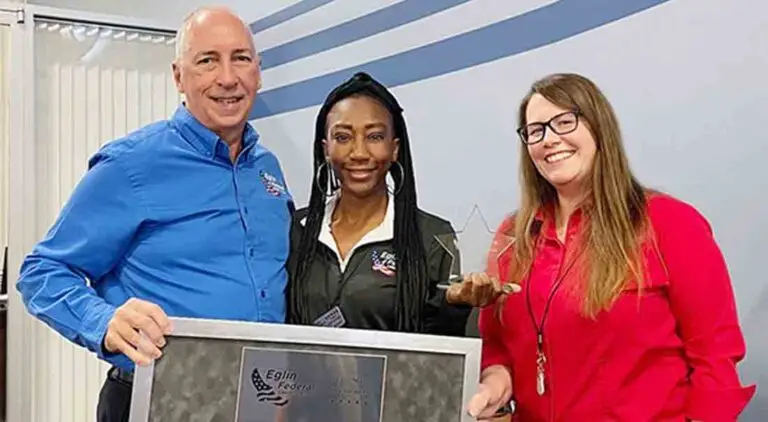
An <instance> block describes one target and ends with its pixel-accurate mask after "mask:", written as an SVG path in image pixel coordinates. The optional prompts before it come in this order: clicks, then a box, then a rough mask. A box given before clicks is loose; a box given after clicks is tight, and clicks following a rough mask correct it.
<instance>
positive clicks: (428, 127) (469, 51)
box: [31, 0, 768, 422]
mask: <svg viewBox="0 0 768 422" xmlns="http://www.w3.org/2000/svg"><path fill="white" fill-rule="evenodd" d="M31 3H45V4H47V5H54V6H62V5H64V3H65V2H63V1H57V0H38V1H31ZM66 3H67V4H68V5H69V6H70V7H74V8H79V9H82V10H89V11H96V12H103V13H112V14H123V15H126V16H132V17H141V18H146V19H153V20H155V21H157V22H158V25H161V26H171V27H173V26H175V25H177V24H178V22H180V21H181V18H182V16H183V14H184V13H186V12H187V11H189V10H191V9H192V8H193V7H195V6H198V5H200V4H203V3H204V2H198V1H193V2H186V1H180V0H179V1H166V2H163V3H161V4H158V3H157V2H150V1H147V0H142V1H139V2H131V3H130V5H129V4H128V3H126V2H101V1H87V0H77V1H75V2H73V3H70V2H66ZM228 3H229V4H230V5H232V6H233V7H234V8H235V9H236V10H238V11H239V12H241V13H242V14H243V16H244V17H245V18H246V19H247V20H248V21H254V20H257V19H266V20H262V21H261V23H260V26H261V27H262V28H263V27H265V26H267V28H266V29H262V30H260V31H259V32H258V34H257V35H256V37H257V41H258V43H259V45H260V46H261V47H262V48H263V49H264V58H265V72H264V76H265V85H264V89H263V90H262V94H261V104H260V105H259V107H258V108H257V114H255V115H254V117H256V119H255V120H254V124H255V126H256V127H257V129H258V130H259V131H260V132H261V134H262V136H263V139H264V142H265V143H266V144H267V145H268V146H269V147H271V148H272V149H273V150H275V151H276V152H277V153H278V155H279V156H280V157H281V160H282V162H283V165H284V167H285V171H286V175H287V178H288V182H289V185H290V187H291V189H292V190H293V193H294V195H295V197H296V198H297V199H298V200H299V202H300V203H303V202H304V201H305V200H306V197H307V193H308V189H309V184H310V183H311V180H312V175H311V174H310V172H311V170H310V163H311V159H310V151H311V142H312V138H313V133H312V128H313V121H314V115H315V113H316V112H317V108H318V107H317V106H318V104H319V102H320V101H322V99H323V97H324V95H325V94H326V93H327V91H328V90H329V89H330V88H331V87H332V86H333V85H335V84H336V83H338V82H340V81H341V80H342V79H344V78H345V77H347V76H349V75H351V73H352V72H353V71H354V70H355V69H358V68H359V69H365V70H369V71H371V73H372V74H373V75H374V76H376V77H379V78H380V79H382V81H384V82H385V83H387V84H389V85H391V86H393V87H394V92H395V94H396V95H397V96H398V98H399V99H400V101H401V102H402V104H403V106H404V107H405V113H406V118H407V121H408V123H409V128H410V132H411V139H412V143H413V145H412V147H413V154H414V157H415V161H416V171H417V178H418V180H417V181H418V187H419V195H420V205H421V206H422V207H423V208H425V209H427V210H429V211H431V212H435V213H438V214H441V215H443V216H445V217H446V218H449V219H450V220H452V221H453V223H454V226H455V227H457V228H462V227H464V225H465V222H466V220H467V219H468V217H469V216H470V215H471V214H472V210H473V209H476V208H477V209H479V210H480V211H481V212H482V215H484V216H485V218H486V219H487V223H488V225H490V226H491V227H494V226H495V225H496V224H497V223H498V222H499V220H500V219H501V218H502V216H503V215H504V214H506V213H508V212H509V211H511V210H513V209H514V207H515V206H516V203H517V194H518V188H517V174H516V168H515V163H516V162H517V142H518V141H517V138H516V135H515V133H514V129H515V112H516V108H517V103H518V101H519V99H520V98H521V97H522V96H523V94H524V92H525V90H526V89H527V87H528V85H529V84H530V83H531V82H532V81H533V80H534V79H536V78H539V77H541V76H543V75H545V74H547V73H551V72H562V71H576V72H580V73H583V74H585V75H586V76H588V77H590V78H592V79H594V80H595V81H596V82H597V83H598V84H599V85H600V86H601V87H602V88H603V89H604V90H605V92H606V93H607V95H608V97H609V98H610V99H611V101H612V102H613V104H614V106H615V107H616V110H617V112H618V114H619V116H620V118H621V122H622V126H623V129H624V132H625V135H626V142H627V148H628V153H629V155H630V159H631V163H632V165H633V167H634V169H635V171H636V172H637V173H638V175H639V176H640V178H641V179H642V181H644V182H645V183H646V184H647V185H649V186H652V187H655V188H660V189H663V190H666V191H668V192H670V193H672V194H674V195H677V196H678V197H680V198H682V199H684V200H687V201H689V202H691V203H693V204H694V205H695V206H696V207H698V208H699V209H700V210H701V211H702V212H703V213H704V214H705V215H706V216H707V217H708V218H709V220H710V222H711V223H712V225H713V227H714V229H715V233H716V236H717V239H718V241H719V242H720V245H721V247H722V249H723V251H724V253H725V255H726V258H727V260H728V263H729V265H730V268H731V274H732V276H733V282H734V285H735V288H736V294H737V300H738V304H739V312H740V315H741V318H742V321H743V323H744V328H745V332H746V334H747V337H748V356H747V359H746V362H745V363H744V364H743V365H742V366H741V372H742V374H743V379H744V381H745V382H746V383H755V382H758V383H766V382H768V362H766V360H765V356H767V355H768V340H766V339H768V337H767V336H765V328H764V327H765V326H766V324H767V323H768V280H766V277H765V276H764V273H763V271H762V268H763V267H762V265H761V260H764V259H765V258H764V257H765V256H767V255H768V246H766V244H765V242H764V241H763V238H764V237H765V235H766V234H768V222H767V221H766V220H765V219H764V218H762V217H763V215H764V214H765V211H764V210H765V208H766V205H768V204H766V200H765V198H766V194H767V193H768V188H766V184H764V183H762V177H761V176H762V171H761V170H762V168H763V167H764V165H763V163H762V160H763V157H764V156H765V155H766V154H767V153H768V144H767V143H766V142H765V134H764V131H763V130H762V127H761V126H762V125H761V124H760V123H761V122H762V120H764V116H763V113H764V110H765V104H766V103H768V85H766V84H765V82H764V80H765V76H764V75H766V74H768V55H766V54H765V52H766V51H768V49H767V48H766V47H768V45H766V44H768V17H767V16H768V13H766V12H768V8H767V6H766V5H765V3H764V2H763V1H759V0H741V1H739V2H723V1H720V0H670V1H661V0H659V1H654V0H625V1H621V2H617V1H615V0H560V1H555V0H552V1H546V0H520V1H516V2H501V1H498V0H474V1H471V2H464V1H457V0H444V1H442V2H416V1H413V2H404V1H384V0H337V1H333V2H328V3H327V4H325V5H323V6H321V7H319V8H317V9H315V10H312V11H310V12H308V13H305V14H296V16H294V17H292V18H291V19H288V20H285V21H282V22H281V20H280V19H275V18H274V15H272V17H270V14H271V13H273V12H276V11H278V10H280V9H281V8H283V7H285V6H292V7H294V9H293V10H298V9H296V8H301V7H306V6H307V5H308V4H309V3H313V2H308V1H290V2H286V1H279V0H262V1H259V2H252V1H246V0H231V1H229V2H228ZM314 3H318V2H316V1H315V2H314ZM652 3H660V4H659V5H657V6H656V7H654V8H651V9H648V10H644V11H640V12H639V13H636V14H629V16H626V17H624V18H622V19H618V20H612V21H611V19H610V15H616V16H620V15H622V14H625V13H623V12H626V13H629V12H632V10H625V9H627V8H630V9H631V8H637V9H643V8H644V6H646V5H649V4H652ZM450 4H453V5H455V7H453V8H446V7H445V6H446V5H450ZM441 8H444V10H436V9H441ZM428 9H435V10H432V12H435V13H432V14H430V10H428ZM527 12H530V13H527ZM369 13H370V14H369ZM512 17H517V19H516V20H514V21H507V19H508V18H512ZM602 18H605V20H606V21H610V22H607V23H605V24H603V25H600V22H598V21H599V20H600V19H602ZM270 22H272V23H274V24H275V25H274V26H269V25H267V24H268V23H270ZM345 22H346V25H339V24H342V23H345ZM489 25H494V26H489ZM484 27H485V28H486V29H485V30H480V31H479V32H472V31H473V30H475V29H479V28H484ZM488 27H490V28H491V29H490V30H489V29H488ZM587 29H588V30H587ZM318 31H324V32H318ZM483 31H487V32H483ZM312 34H314V35H313V36H311V37H309V38H307V39H306V40H301V37H303V36H306V35H312ZM459 34H467V35H466V36H464V37H463V38H461V37H459V38H454V37H456V36H457V35H459ZM433 43H434V44H433ZM419 47H424V48H422V49H420V50H415V52H414V53H407V52H409V51H412V50H414V49H415V48H419ZM504 50H510V51H504ZM511 50H514V51H511ZM409 54H411V55H409ZM379 59H381V60H379ZM278 63H281V64H280V65H276V64H278ZM435 69H443V70H444V71H445V72H438V73H439V74H436V75H432V76H430V75H431V73H430V72H432V71H433V70H435ZM337 71H338V73H334V72H337ZM427 76H429V77H427ZM270 110H271V111H270ZM447 187H452V188H453V189H451V190H449V189H448V188H447ZM61 195H62V196H63V195H64V192H63V191H62V192H61ZM472 215H473V217H472V219H471V221H469V223H468V225H467V226H466V231H465V233H463V234H462V236H461V239H460V240H461V241H462V245H463V249H464V254H465V261H466V262H469V263H470V264H469V265H470V266H471V265H472V264H471V263H472V262H473V261H474V262H478V259H479V256H480V254H481V253H482V252H483V249H484V247H483V244H484V243H485V242H486V241H487V239H488V236H489V234H488V233H487V232H486V231H485V226H484V224H483V222H482V221H481V219H480V218H478V217H477V216H478V215H479V214H477V213H475V214H472ZM473 245H474V246H473ZM478 245H479V246H478ZM61 356H65V355H63V354H62V355H60V356H59V357H61ZM50 358H52V359H56V355H55V354H53V355H51V356H50ZM43 377H44V375H43V374H40V375H37V378H36V379H35V380H34V382H35V383H36V384H40V383H44V382H45V380H44V378H43ZM93 399H94V400H95V397H94V398H93ZM47 400H54V402H55V403H61V400H62V399H61V398H53V397H47ZM49 404H50V402H49V401H36V402H34V403H33V405H34V406H35V407H38V406H39V407H40V408H45V407H46V406H48V405H49ZM765 414H768V394H764V393H762V391H761V389H758V398H757V399H756V400H755V401H754V402H753V404H752V406H751V408H750V409H749V410H748V412H747V414H745V415H744V417H743V418H742V419H741V420H744V421H748V422H749V421H760V420H763V419H764V416H763V415H765Z"/></svg>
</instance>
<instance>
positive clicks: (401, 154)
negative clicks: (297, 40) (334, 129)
mask: <svg viewBox="0 0 768 422" xmlns="http://www.w3.org/2000/svg"><path fill="white" fill-rule="evenodd" d="M358 95H363V96H368V97H370V98H373V99H375V100H377V101H379V102H380V103H381V104H382V105H384V107H386V108H387V110H389V113H390V114H391V117H392V122H393V126H394V132H395V137H396V138H398V139H399V140H400V144H399V150H398V156H397V161H398V163H399V164H400V165H401V166H402V167H403V174H402V176H404V177H401V174H400V172H399V171H398V170H397V169H393V168H390V171H389V173H390V175H391V176H392V179H393V180H394V182H395V192H397V195H396V196H395V228H394V240H393V243H394V245H393V247H394V251H395V256H396V259H397V275H396V277H397V278H396V282H397V287H396V299H395V315H396V318H395V320H396V325H397V331H403V332H422V331H423V329H424V316H423V315H424V310H423V308H424V305H425V301H426V299H427V294H428V288H429V283H428V277H427V265H426V255H425V248H424V244H423V242H422V238H421V235H420V233H421V231H419V226H418V219H417V213H418V205H417V201H416V183H415V180H414V172H413V163H412V161H411V151H410V146H409V141H408V131H407V129H406V125H405V119H404V118H403V114H402V113H403V109H402V108H401V107H400V104H399V103H398V102H397V99H395V97H394V96H393V95H392V94H391V93H390V92H389V91H388V90H387V88H386V87H384V85H382V84H381V83H379V82H378V81H376V80H375V79H373V78H372V77H371V76H370V75H368V74H367V73H363V72H359V73H356V74H355V75H354V76H352V78H350V79H348V80H347V81H345V82H344V83H342V84H341V85H339V86H338V87H336V88H335V89H333V91H331V93H330V94H328V97H327V98H326V100H325V103H323V105H322V107H321V108H320V111H319V112H318V114H317V120H316V122H315V143H314V172H313V176H314V177H313V179H312V181H311V185H312V190H311V193H310V196H309V206H308V213H307V217H306V222H305V225H304V231H303V233H302V235H301V239H300V241H299V242H300V243H299V246H298V257H297V260H296V262H297V263H298V265H297V269H296V272H295V274H294V276H293V277H292V280H291V287H290V289H289V312H290V315H291V319H293V321H294V322H295V323H299V324H305V325H308V324H311V323H312V318H313V316H312V315H307V311H306V310H307V309H309V308H308V301H309V297H308V296H309V295H308V290H309V289H308V288H307V287H308V283H311V282H312V281H311V280H310V274H309V273H308V269H309V267H310V264H311V262H312V258H313V257H314V255H315V252H316V250H317V244H318V236H319V234H320V228H321V224H322V222H323V219H324V216H325V215H324V214H325V197H326V190H325V189H323V190H321V187H323V188H327V186H328V185H329V183H331V184H333V183H334V179H335V177H334V176H333V172H332V171H331V169H330V168H329V167H330V166H328V165H323V163H325V154H324V148H323V139H325V132H326V121H327V117H328V113H329V112H330V111H331V108H333V106H334V105H335V104H336V103H338V102H339V101H341V100H343V99H345V98H349V97H352V96H358ZM318 171H319V172H320V174H318ZM315 177H316V178H317V179H315Z"/></svg>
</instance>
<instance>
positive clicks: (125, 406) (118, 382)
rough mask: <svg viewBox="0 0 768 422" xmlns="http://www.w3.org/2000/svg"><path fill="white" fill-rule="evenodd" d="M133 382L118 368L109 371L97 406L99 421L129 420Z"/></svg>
mask: <svg viewBox="0 0 768 422" xmlns="http://www.w3.org/2000/svg"><path fill="white" fill-rule="evenodd" d="M132 388H133V385H132V382H131V380H130V379H128V378H127V377H126V376H125V375H124V374H122V373H121V371H120V370H118V369H117V368H112V369H110V370H109V372H107V379H106V381H104V385H103V386H102V387H101V393H99V404H98V406H97V407H96V420H97V422H128V417H129V416H130V414H131V389H132Z"/></svg>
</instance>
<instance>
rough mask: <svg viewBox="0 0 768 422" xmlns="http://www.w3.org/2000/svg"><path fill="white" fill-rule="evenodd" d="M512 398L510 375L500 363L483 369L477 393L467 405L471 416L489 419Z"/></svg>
mask: <svg viewBox="0 0 768 422" xmlns="http://www.w3.org/2000/svg"><path fill="white" fill-rule="evenodd" d="M511 398H512V376H510V374H509V370H507V368H506V367H504V366H502V365H493V366H489V367H488V368H486V369H485V370H484V371H483V374H482V377H481V381H480V385H479V386H478V391H477V394H475V395H474V397H472V399H471V400H470V401H469V404H468V405H467V413H469V415H470V416H472V417H473V418H476V419H479V420H482V419H490V418H493V417H494V416H495V415H496V412H497V411H498V410H499V408H501V407H502V406H504V405H505V404H507V403H509V400H510V399H511Z"/></svg>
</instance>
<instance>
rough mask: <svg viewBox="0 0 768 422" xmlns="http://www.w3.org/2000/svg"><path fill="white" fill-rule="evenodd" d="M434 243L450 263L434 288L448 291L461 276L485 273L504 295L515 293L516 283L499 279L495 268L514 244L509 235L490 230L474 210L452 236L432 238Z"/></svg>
mask: <svg viewBox="0 0 768 422" xmlns="http://www.w3.org/2000/svg"><path fill="white" fill-rule="evenodd" d="M475 216H476V217H475ZM435 240H436V241H437V243H438V244H439V245H440V246H441V247H442V248H443V249H445V251H446V253H447V255H448V256H449V257H450V258H449V259H450V261H451V262H450V265H445V266H444V268H446V269H449V271H445V272H446V274H445V275H444V276H443V277H444V278H443V280H444V281H443V282H441V283H439V284H438V287H439V288H441V289H448V288H449V287H450V286H451V285H453V284H455V283H461V282H462V281H463V279H464V276H465V275H467V274H470V273H485V274H487V275H488V276H489V277H490V278H491V279H495V280H497V281H498V282H499V283H500V284H501V285H502V288H503V289H504V290H503V291H504V292H505V293H512V292H515V291H517V290H518V289H519V286H518V285H517V284H516V283H510V280H503V279H502V277H501V275H502V271H501V268H500V266H499V261H500V259H499V258H500V257H501V256H502V255H503V254H505V253H509V249H510V248H511V247H512V245H513V244H514V242H515V238H514V236H513V234H512V233H509V234H506V233H500V232H499V233H497V232H495V231H493V230H491V229H490V227H489V226H488V224H487V223H486V221H485V218H484V217H483V215H482V213H481V212H480V210H479V208H478V207H477V206H475V208H474V209H473V210H472V213H471V214H470V217H469V218H468V220H467V223H466V224H465V226H464V227H463V228H461V229H460V230H457V231H456V232H455V233H454V232H451V233H441V234H438V235H435Z"/></svg>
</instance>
